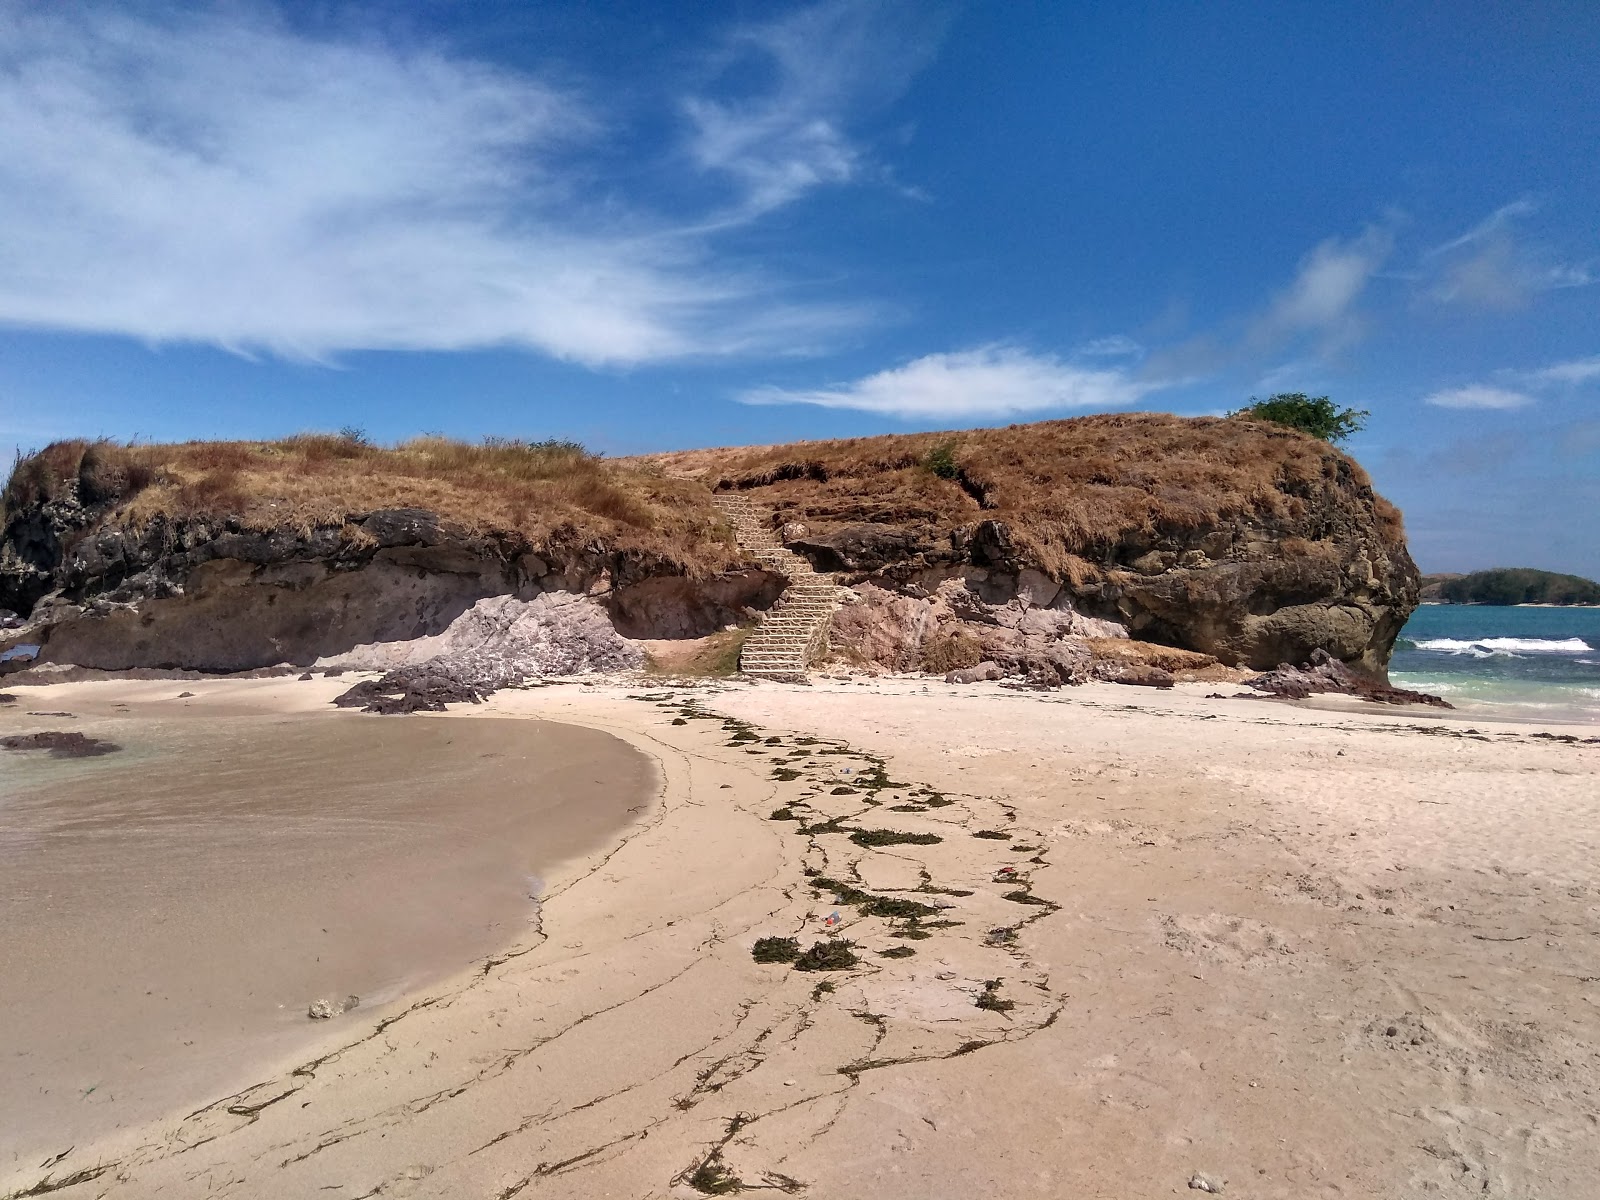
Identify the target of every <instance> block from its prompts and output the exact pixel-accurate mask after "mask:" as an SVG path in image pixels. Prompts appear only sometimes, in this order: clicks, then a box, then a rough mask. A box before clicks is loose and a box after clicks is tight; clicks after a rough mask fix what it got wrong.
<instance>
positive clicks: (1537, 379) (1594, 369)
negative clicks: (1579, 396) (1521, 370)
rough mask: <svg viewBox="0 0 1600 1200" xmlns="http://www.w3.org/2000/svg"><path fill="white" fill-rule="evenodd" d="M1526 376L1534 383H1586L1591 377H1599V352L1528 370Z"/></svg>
mask: <svg viewBox="0 0 1600 1200" xmlns="http://www.w3.org/2000/svg"><path fill="white" fill-rule="evenodd" d="M1528 378H1529V379H1530V380H1531V381H1532V382H1534V383H1536V384H1539V383H1555V384H1562V383H1564V384H1580V383H1588V382H1589V381H1590V380H1591V379H1600V354H1597V355H1595V356H1594V357H1593V358H1575V359H1573V360H1571V361H1570V362H1562V363H1555V364H1553V365H1551V366H1548V367H1541V368H1540V369H1539V370H1537V371H1530V372H1528Z"/></svg>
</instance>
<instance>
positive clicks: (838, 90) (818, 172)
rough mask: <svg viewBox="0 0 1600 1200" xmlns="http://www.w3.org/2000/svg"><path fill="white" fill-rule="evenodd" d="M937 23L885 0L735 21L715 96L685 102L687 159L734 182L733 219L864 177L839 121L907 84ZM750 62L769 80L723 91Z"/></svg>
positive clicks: (866, 169)
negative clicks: (688, 130)
mask: <svg viewBox="0 0 1600 1200" xmlns="http://www.w3.org/2000/svg"><path fill="white" fill-rule="evenodd" d="M940 28H941V23H940V22H939V20H938V19H937V18H936V17H935V18H934V19H930V17H929V15H928V13H927V12H924V13H922V14H921V15H920V16H917V17H915V18H913V17H912V15H911V14H910V11H909V10H908V9H907V7H906V6H905V5H903V4H899V3H891V2H889V0H825V2H824V3H821V4H817V5H815V6H813V7H810V8H804V9H800V10H798V11H796V12H793V13H790V14H788V15H786V16H784V17H782V18H780V19H777V20H773V21H768V22H763V23H758V24H751V25H746V26H742V27H740V28H739V29H737V30H735V31H733V33H732V34H730V36H729V38H728V41H727V44H726V46H725V47H724V50H723V53H722V56H721V63H720V65H721V66H722V67H723V71H722V72H720V73H719V79H718V80H717V82H718V83H721V84H722V85H723V94H715V93H713V94H708V95H696V96H691V97H689V98H687V99H685V100H684V102H683V108H684V112H685V114H686V115H687V116H688V118H689V120H690V122H691V124H692V126H693V134H692V137H691V138H690V141H689V153H690V155H691V157H692V159H693V161H694V163H695V165H696V166H698V167H699V168H700V169H702V170H705V171H711V172H718V173H721V174H723V175H725V176H726V177H728V178H729V179H731V180H733V181H734V182H735V183H736V184H737V185H738V186H739V188H740V191H741V194H740V196H739V199H738V203H737V205H736V208H735V217H736V218H744V217H748V216H750V215H754V214H759V213H763V212H767V211H769V210H771V209H774V208H777V207H779V206H781V205H785V204H788V203H790V202H792V201H794V200H796V199H797V198H799V197H800V196H802V195H803V194H805V193H806V192H809V191H811V190H813V189H815V188H818V187H823V186H826V185H830V184H842V183H848V182H851V181H853V180H856V179H857V178H859V177H861V176H862V175H863V174H868V175H870V174H871V173H872V170H873V169H872V166H871V161H870V158H869V157H868V155H867V153H866V151H865V150H864V149H863V148H862V147H861V146H860V145H858V144H857V143H856V141H855V140H854V139H853V138H852V137H851V136H850V134H849V133H848V131H847V128H846V126H847V123H848V121H849V120H850V119H851V118H852V117H859V116H860V115H861V114H862V113H863V112H864V111H870V110H871V109H873V108H875V107H876V106H878V105H880V104H882V103H883V102H885V101H887V100H889V99H892V98H893V97H895V96H897V95H898V94H899V93H900V92H901V91H902V90H903V89H904V88H905V86H906V85H907V84H908V83H909V82H910V80H911V78H912V76H913V75H914V74H915V73H916V72H917V71H918V70H920V69H921V68H922V66H923V65H924V64H925V63H926V62H927V61H928V59H929V58H930V57H931V56H932V53H933V50H934V48H935V46H936V44H937V38H938V32H939V29H940ZM752 65H753V66H755V67H757V68H760V69H761V70H763V71H764V72H766V73H767V74H769V75H770V76H771V79H772V82H769V83H768V84H766V85H765V86H762V87H760V88H759V89H757V90H755V91H754V92H753V93H751V92H743V93H741V92H738V91H734V92H733V93H732V94H727V84H726V76H728V75H729V74H733V75H735V76H737V74H738V72H739V69H740V68H748V67H751V66H752Z"/></svg>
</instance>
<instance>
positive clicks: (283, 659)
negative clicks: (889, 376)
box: [0, 414, 1419, 706]
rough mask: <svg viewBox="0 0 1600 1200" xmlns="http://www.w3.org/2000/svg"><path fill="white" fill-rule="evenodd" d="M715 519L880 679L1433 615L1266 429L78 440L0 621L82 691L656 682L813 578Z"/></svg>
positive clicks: (1172, 420)
mask: <svg viewBox="0 0 1600 1200" xmlns="http://www.w3.org/2000/svg"><path fill="white" fill-rule="evenodd" d="M718 496H739V497H743V498H745V499H746V500H748V501H749V503H750V505H751V506H753V508H752V509H751V511H759V512H760V513H761V514H763V517H762V519H763V521H765V522H767V523H768V524H770V529H771V534H772V538H773V540H774V541H775V543H781V547H782V548H783V551H784V552H787V553H788V554H789V555H798V556H801V558H803V560H804V561H806V562H808V563H809V564H810V565H811V568H813V569H814V570H815V571H816V572H818V573H820V574H821V575H822V576H824V577H825V578H826V579H828V580H831V581H832V583H833V584H834V585H836V586H837V588H838V589H840V590H839V591H838V601H839V603H838V607H837V611H835V612H834V613H833V614H832V618H831V625H830V627H829V630H828V653H830V654H831V655H832V656H834V657H835V658H838V659H842V660H844V661H845V662H847V663H851V664H854V665H855V666H857V667H860V668H862V669H867V670H873V671H880V672H881V671H889V672H918V671H920V672H936V673H938V674H941V675H943V674H945V673H947V672H967V673H970V672H972V671H973V670H974V669H978V668H982V674H984V675H988V674H992V673H995V672H998V673H999V674H1000V675H1003V676H1017V677H1023V678H1026V679H1028V680H1030V681H1032V682H1034V683H1036V684H1039V685H1052V684H1059V683H1071V682H1081V681H1082V680H1084V679H1087V678H1102V679H1120V680H1123V681H1125V682H1130V683H1145V684H1155V685H1157V686H1161V685H1163V684H1164V683H1170V682H1171V681H1172V680H1173V679H1174V678H1179V679H1183V678H1188V679H1201V680H1204V679H1217V680H1222V679H1237V678H1240V677H1241V676H1242V675H1243V674H1244V673H1245V672H1248V671H1251V670H1266V669H1270V668H1274V667H1277V666H1279V665H1280V664H1285V663H1288V664H1307V663H1310V662H1311V659H1312V655H1313V653H1314V652H1317V653H1319V656H1322V657H1325V659H1326V660H1327V661H1331V662H1335V663H1338V664H1340V665H1341V666H1342V667H1344V668H1346V670H1345V671H1344V672H1343V675H1349V676H1352V677H1356V678H1360V679H1362V680H1366V681H1369V682H1371V683H1379V684H1381V683H1382V681H1383V680H1384V673H1385V670H1386V667H1387V663H1388V659H1389V654H1390V650H1391V647H1392V645H1393V642H1394V639H1395V636H1396V634H1397V633H1398V632H1399V630H1400V628H1401V626H1402V625H1403V624H1404V622H1405V620H1406V617H1407V616H1408V615H1409V614H1410V612H1411V610H1412V609H1413V607H1414V606H1415V605H1416V603H1417V599H1418V589H1419V578H1418V573H1417V569H1416V567H1415V565H1414V564H1413V563H1412V560H1411V557H1410V555H1409V553H1408V552H1407V550H1406V545H1405V540H1404V534H1403V529H1402V525H1401V521H1400V517H1399V514H1398V512H1397V511H1396V510H1395V509H1394V508H1393V506H1391V505H1390V504H1388V503H1387V502H1386V501H1385V500H1384V499H1383V498H1382V497H1380V496H1378V495H1377V494H1376V493H1375V492H1374V491H1373V488H1372V485H1371V482H1370V480H1369V479H1368V477H1367V475H1366V473H1365V472H1364V471H1363V470H1362V469H1361V467H1360V466H1359V465H1358V464H1357V463H1356V462H1355V461H1354V460H1352V459H1350V458H1349V457H1348V456H1346V455H1344V454H1343V453H1341V452H1340V451H1338V450H1336V449H1334V448H1332V447H1330V446H1328V445H1327V444H1325V443H1323V442H1320V441H1317V440H1315V439H1313V438H1310V437H1306V436H1304V435H1301V434H1298V433H1296V432H1293V431H1291V430H1287V429H1283V428H1281V427H1277V426H1273V425H1269V424H1265V423H1261V422H1257V421H1248V420H1239V419H1206V418H1201V419H1183V418H1177V417H1169V416H1162V415H1155V414H1127V415H1114V416H1100V417H1085V418H1079V419H1076V420H1067V421H1050V422H1042V423H1038V424H1033V425H1020V426H1010V427H1007V428H1004V429H989V430H973V431H967V432H961V433H950V434H915V435H893V436H884V437H875V438H861V439H850V440H844V441H834V442H814V443H801V444H796V445H789V446H775V447H757V448H742V449H726V450H705V451H691V452H683V453H679V454H668V455H658V456H652V457H648V458H639V459H624V460H613V461H605V460H600V459H597V458H594V457H593V456H590V455H588V454H586V453H584V452H583V451H582V449H581V448H579V447H576V446H572V445H570V444H566V443H521V442H502V441H497V442H490V443H487V444H485V445H482V446H466V445H462V444H460V443H454V442H448V441H445V440H444V439H439V438H423V439H418V440H416V441H413V442H410V443H405V444H403V445H401V446H399V447H395V448H392V449H385V448H378V447H375V446H371V445H368V444H367V443H365V442H364V441H361V440H360V439H358V438H351V437H328V436H320V435H301V436H299V437H296V438H290V439H287V440H285V441H281V442H272V443H186V444H183V445H175V446H138V447H128V446H120V445H115V444H112V443H106V442H99V443H85V442H64V443H57V444H55V445H52V446H50V447H48V448H46V449H45V450H44V451H42V452H40V453H38V454H36V455H33V456H31V457H30V458H27V459H25V460H23V461H22V462H21V463H20V464H19V465H18V467H17V469H16V471H15V472H14V474H13V476H12V479H11V481H10V483H9V484H8V485H7V488H6V492H5V502H4V517H3V528H0V609H3V610H11V611H12V612H14V613H15V614H18V617H19V619H18V620H15V621H12V622H10V624H11V625H12V626H13V627H12V628H7V629H4V630H0V651H3V650H4V649H6V648H7V647H10V646H16V645H24V644H27V645H37V646H38V647H39V651H38V655H37V658H36V660H34V661H33V663H32V664H31V665H30V664H24V663H22V662H13V663H10V664H6V666H10V667H12V668H13V669H17V668H22V667H24V666H25V665H26V666H27V671H26V673H27V674H37V673H40V672H45V673H48V672H50V671H55V672H57V673H58V676H57V677H59V672H62V671H64V670H66V669H67V668H68V667H77V668H91V669H97V670H106V671H127V670H136V669H151V668H155V669H164V670H188V671H201V672H241V671H249V670H259V669H263V668H279V667H292V668H295V669H298V670H306V669H310V668H318V669H333V670H339V669H362V670H380V671H386V672H390V673H394V672H401V673H402V675H401V676H399V677H397V678H396V680H393V681H391V682H392V683H393V686H391V687H390V689H389V691H388V692H387V693H386V694H387V695H388V696H389V697H390V698H391V700H393V699H394V698H395V697H396V696H399V697H402V698H403V697H404V696H405V695H406V694H407V691H408V688H409V689H410V691H412V692H417V693H418V694H422V693H430V689H431V694H433V695H435V696H437V695H439V694H441V693H440V692H439V681H440V679H441V677H447V678H448V679H449V680H450V681H452V682H453V684H454V685H455V686H456V687H458V688H459V689H464V690H465V691H472V690H474V689H476V690H479V691H483V690H493V689H494V688H495V687H499V686H504V685H506V684H507V683H512V682H518V681H521V680H524V679H527V678H530V677H535V676H540V675H552V674H572V673H579V672H584V671H611V670H618V669H629V668H634V667H638V666H641V665H643V664H644V663H645V662H646V658H647V656H646V648H647V647H649V646H657V645H660V644H662V643H666V642H690V641H693V640H695V639H706V638H710V637H714V636H719V635H720V631H725V630H727V629H728V628H729V627H730V626H737V625H741V624H749V623H750V622H752V621H753V620H755V619H758V618H759V617H760V615H761V614H763V613H765V612H768V611H771V610H773V606H774V604H775V603H776V602H778V601H779V600H780V598H781V597H782V596H783V594H784V591H785V588H786V587H787V586H788V585H789V580H788V579H787V578H786V576H785V575H784V573H783V572H782V571H780V570H778V569H776V568H775V567H774V566H773V561H774V559H773V558H772V554H771V553H770V552H769V553H768V554H766V555H765V556H751V555H750V554H748V553H746V552H744V551H741V545H740V543H739V542H738V541H737V540H736V538H735V536H734V531H733V530H732V529H731V528H730V526H729V524H728V522H727V520H726V519H725V517H724V516H723V513H722V512H721V511H719V508H718V507H717V504H716V503H715V498H716V497H718ZM796 561H798V560H796ZM408 671H409V672H412V673H413V677H414V679H422V680H432V681H433V682H432V683H428V684H425V685H419V686H417V687H411V686H410V684H409V683H408V682H407V679H406V677H405V676H404V674H403V673H405V672H408ZM1320 674H1321V675H1327V674H1328V672H1326V671H1323V672H1321V673H1320ZM1341 677H1342V676H1341ZM369 690H370V689H369ZM446 690H448V689H446ZM424 706H426V705H424Z"/></svg>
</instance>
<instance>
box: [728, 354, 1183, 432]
mask: <svg viewBox="0 0 1600 1200" xmlns="http://www.w3.org/2000/svg"><path fill="white" fill-rule="evenodd" d="M1157 386H1159V385H1156V384H1150V383H1141V382H1138V381H1135V380H1133V379H1131V378H1130V377H1129V376H1128V374H1127V373H1126V372H1125V371H1122V370H1118V369H1093V368H1087V367H1080V366H1074V365H1073V364H1071V363H1066V362H1063V361H1061V360H1060V359H1058V358H1055V357H1052V356H1050V355H1034V354H1029V353H1027V352H1026V351H1023V350H1020V349H1017V348H1015V347H1011V346H998V345H995V346H981V347H979V348H977V349H975V350H963V351H958V352H955V353H950V354H928V355H924V356H923V357H922V358H918V359H916V360H914V361H912V362H909V363H907V364H906V365H905V366H903V367H893V368H891V369H889V370H886V371H879V372H877V373H876V374H874V375H868V376H866V377H865V378H863V379H858V380H857V381H856V382H854V383H849V384H840V385H836V386H833V387H826V388H815V389H789V388H778V387H764V388H757V389H755V390H753V391H748V392H745V393H743V394H742V395H741V396H740V397H739V399H740V400H743V401H744V402H745V403H746V404H815V405H820V406H821V407H823V408H850V409H857V410H859V411H862V412H870V413H877V414H880V415H883V416H892V417H906V418H933V419H938V420H944V419H957V418H967V417H984V418H1001V417H1010V416H1016V415H1020V414H1024V413H1040V412H1048V411H1052V410H1059V409H1068V408H1095V409H1105V408H1118V407H1121V406H1124V405H1128V404H1132V403H1134V402H1136V401H1137V400H1139V399H1140V398H1141V397H1142V396H1144V395H1146V394H1148V393H1149V392H1151V391H1154V390H1156V388H1157Z"/></svg>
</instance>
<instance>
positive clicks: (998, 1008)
mask: <svg viewBox="0 0 1600 1200" xmlns="http://www.w3.org/2000/svg"><path fill="white" fill-rule="evenodd" d="M976 1003H977V1006H978V1007H979V1008H981V1009H985V1010H987V1011H988V1012H1010V1011H1011V1010H1012V1009H1013V1008H1015V1007H1016V1006H1017V1002H1016V1001H1015V1000H1002V999H1001V998H1000V980H998V979H990V980H986V981H985V982H984V985H983V992H982V993H981V994H980V995H979V996H978V999H977V1001H976Z"/></svg>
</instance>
